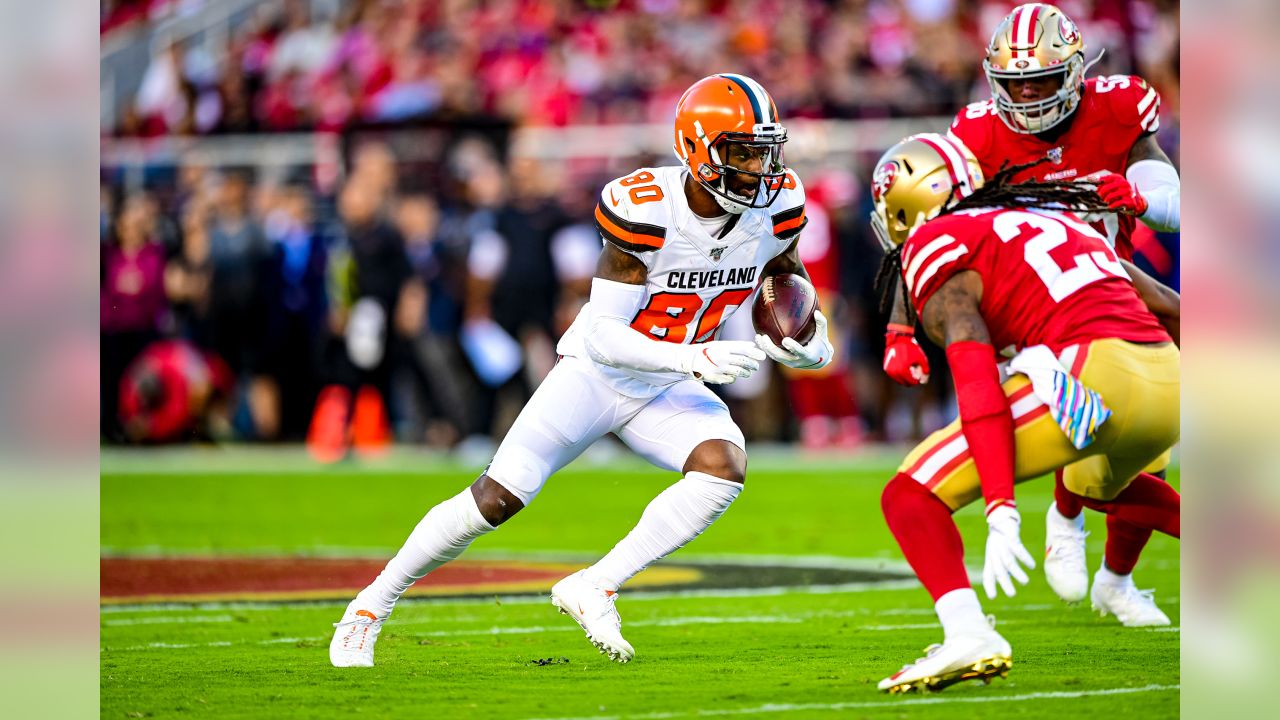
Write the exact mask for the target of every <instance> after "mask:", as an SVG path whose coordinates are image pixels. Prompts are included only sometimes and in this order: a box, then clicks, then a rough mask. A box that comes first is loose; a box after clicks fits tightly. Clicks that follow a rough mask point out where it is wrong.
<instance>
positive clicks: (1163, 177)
mask: <svg viewBox="0 0 1280 720" xmlns="http://www.w3.org/2000/svg"><path fill="white" fill-rule="evenodd" d="M1124 175H1125V177H1126V178H1128V179H1129V182H1131V183H1133V185H1134V187H1136V188H1138V192H1140V193H1142V197H1143V198H1145V199H1146V201H1147V211H1146V212H1145V213H1143V214H1142V222H1144V223H1146V224H1147V226H1148V227H1150V228H1151V229H1152V230H1157V231H1159V232H1177V231H1178V230H1179V229H1180V228H1181V227H1182V210H1181V203H1182V181H1181V180H1179V179H1178V171H1177V170H1175V169H1174V167H1173V166H1172V165H1170V164H1169V163H1167V162H1162V161H1160V160H1139V161H1138V162H1136V163H1134V164H1132V165H1130V166H1129V169H1128V170H1126V171H1125V174H1124Z"/></svg>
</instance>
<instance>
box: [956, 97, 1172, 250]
mask: <svg viewBox="0 0 1280 720" xmlns="http://www.w3.org/2000/svg"><path fill="white" fill-rule="evenodd" d="M1064 122H1069V123H1071V125H1070V126H1069V127H1068V128H1067V131H1066V132H1065V133H1063V134H1062V135H1061V136H1060V137H1058V138H1057V139H1056V140H1054V141H1053V142H1047V141H1045V140H1042V139H1040V138H1039V137H1037V136H1035V135H1024V134H1021V133H1016V132H1014V131H1013V130H1010V129H1009V127H1008V126H1007V125H1005V124H1004V121H1003V120H1001V119H1000V116H999V115H997V114H996V105H995V101H994V100H987V101H986V102H978V103H973V104H971V105H968V106H967V107H965V108H964V109H963V110H961V111H960V112H959V113H957V114H956V119H955V120H954V121H953V122H952V123H951V129H950V130H949V131H948V134H950V135H951V136H953V137H955V138H957V139H959V140H960V141H961V142H963V143H964V144H965V146H966V147H968V148H969V150H970V151H972V152H973V154H974V157H976V158H977V159H978V164H979V165H981V166H982V174H983V176H985V177H987V178H990V177H991V176H993V175H995V174H996V172H998V171H999V170H1000V166H1001V165H1003V164H1004V163H1005V162H1008V163H1009V164H1010V165H1022V164H1024V163H1029V162H1032V161H1035V160H1040V159H1043V158H1046V157H1047V158H1048V159H1049V161H1048V162H1046V163H1043V164H1041V165H1038V166H1036V167H1034V168H1031V169H1030V170H1026V171H1023V173H1021V174H1020V175H1018V176H1016V177H1015V178H1014V179H1015V180H1017V181H1019V182H1021V181H1025V180H1044V181H1061V180H1076V179H1083V178H1087V177H1089V176H1091V175H1094V174H1095V173H1099V172H1102V171H1110V172H1115V173H1120V174H1121V175H1123V174H1124V171H1125V170H1126V169H1127V168H1128V166H1129V151H1130V150H1131V149H1132V148H1133V144H1134V143H1136V142H1137V141H1138V140H1139V139H1141V138H1142V137H1143V136H1145V135H1150V134H1152V133H1154V132H1156V131H1157V130H1158V129H1160V94H1159V93H1157V92H1156V90H1155V88H1153V87H1151V86H1150V85H1148V84H1147V81H1146V80H1143V79H1142V78H1140V77H1137V76H1134V75H1112V76H1110V77H1095V78H1089V79H1088V80H1085V83H1084V91H1083V94H1082V95H1081V97H1080V104H1079V105H1078V106H1077V107H1076V110H1075V112H1074V113H1073V116H1072V117H1071V118H1070V119H1068V120H1066V121H1064ZM1136 222H1137V220H1136V219H1135V218H1134V217H1133V216H1131V215H1107V216H1106V220H1104V221H1103V222H1102V223H1099V224H1097V227H1098V228H1099V230H1103V229H1104V227H1105V230H1104V232H1105V233H1106V235H1107V237H1108V239H1109V240H1110V241H1111V242H1112V245H1113V246H1114V247H1115V249H1116V252H1117V253H1119V255H1120V257H1122V258H1124V259H1125V260H1132V259H1133V242H1132V240H1131V236H1132V234H1133V229H1134V227H1135V223H1136Z"/></svg>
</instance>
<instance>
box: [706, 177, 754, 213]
mask: <svg viewBox="0 0 1280 720" xmlns="http://www.w3.org/2000/svg"><path fill="white" fill-rule="evenodd" d="M720 192H722V193H724V195H719V194H717V193H711V196H712V197H714V198H715V199H716V204H717V205H719V206H720V208H721V209H722V210H724V211H725V212H727V213H729V214H730V215H741V214H742V213H744V212H746V211H747V206H749V205H750V204H751V200H750V198H745V197H742V196H741V195H738V194H737V193H735V192H733V191H732V190H730V189H729V179H728V178H726V177H725V176H723V175H721V176H720ZM738 198H742V199H741V200H738Z"/></svg>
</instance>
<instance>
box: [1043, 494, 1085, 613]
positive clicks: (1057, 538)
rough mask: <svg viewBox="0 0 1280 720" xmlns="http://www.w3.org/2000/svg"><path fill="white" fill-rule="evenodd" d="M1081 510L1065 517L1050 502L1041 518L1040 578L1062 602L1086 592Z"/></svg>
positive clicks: (1081, 595)
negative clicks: (1042, 533) (1074, 514)
mask: <svg viewBox="0 0 1280 720" xmlns="http://www.w3.org/2000/svg"><path fill="white" fill-rule="evenodd" d="M1088 536H1089V533H1087V532H1085V530H1084V513H1080V514H1079V515H1077V516H1076V517H1075V518H1065V517H1063V516H1062V515H1060V514H1059V513H1058V505H1057V504H1056V503H1051V504H1050V505H1049V512H1048V514H1047V515H1046V516H1045V519H1044V579H1045V580H1047V581H1048V582H1049V587H1051V588H1053V591H1054V592H1055V593H1056V594H1057V595H1058V597H1060V598H1062V599H1063V600H1065V601H1066V602H1069V603H1078V602H1080V601H1081V600H1084V596H1085V595H1087V594H1089V566H1088V561H1087V560H1086V559H1085V554H1084V539H1085V538H1086V537H1088Z"/></svg>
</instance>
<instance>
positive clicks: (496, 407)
mask: <svg viewBox="0 0 1280 720" xmlns="http://www.w3.org/2000/svg"><path fill="white" fill-rule="evenodd" d="M131 5H136V4H131V3H128V2H114V3H104V16H103V17H104V25H103V27H104V32H109V33H126V32H131V30H130V29H129V28H130V27H131V26H137V25H138V24H139V23H145V22H148V21H149V20H148V18H150V17H152V16H153V15H155V14H162V13H164V12H173V11H175V8H180V7H182V6H197V7H198V6H199V5H200V3H199V2H198V1H196V2H187V3H181V2H142V3H141V4H140V6H139V7H141V11H139V12H135V13H134V14H133V15H127V14H126V16H125V17H126V21H125V22H111V19H112V17H113V15H112V12H117V13H126V10H127V8H128V7H129V6H131ZM1010 5H1011V3H991V2H970V1H968V0H901V1H898V0H871V1H867V0H853V1H833V2H819V1H814V0H808V1H804V2H801V1H799V0H798V1H796V2H786V3H784V2H773V1H770V0H755V1H748V2H740V3H727V2H713V1H710V0H702V1H698V0H688V1H679V0H637V1H635V2H622V3H619V4H618V5H617V7H618V8H619V12H615V13H602V12H598V11H597V10H595V9H593V7H592V4H590V3H578V2H538V3H535V2H526V1H524V0H500V1H495V2H449V1H447V0H446V1H444V2H413V1H412V0H404V1H402V2H390V1H379V0H371V1H366V2H352V3H345V4H341V5H340V6H338V8H339V10H340V11H339V12H336V13H329V14H325V13H324V12H320V11H317V8H326V7H334V6H333V5H331V4H328V3H308V2H282V3H264V4H263V5H262V8H263V10H262V12H260V13H258V14H257V15H256V16H255V20H253V21H251V22H249V23H247V24H246V25H245V26H244V27H242V28H240V29H239V30H237V31H236V32H234V33H232V34H231V36H230V37H229V38H228V42H227V47H226V51H225V53H224V54H222V55H220V56H213V55H209V54H208V53H207V52H206V51H205V50H204V49H203V48H196V47H192V48H185V49H184V48H182V47H180V46H179V45H169V46H168V47H166V48H165V49H163V51H162V52H160V53H159V54H158V55H157V56H156V58H154V60H153V62H152V65H151V67H150V68H149V69H148V70H147V72H146V74H145V77H144V78H143V82H142V88H141V90H140V91H139V93H138V97H137V101H136V102H134V103H132V104H130V106H129V107H128V108H127V110H126V111H125V117H122V118H121V125H120V127H119V128H118V130H119V131H120V132H122V133H126V134H127V133H136V134H142V135H156V134H183V133H205V132H259V131H263V130H273V129H274V130H300V129H307V128H316V127H324V128H330V129H336V128H339V127H343V126H345V125H348V124H350V125H360V126H369V125H372V126H376V127H379V128H383V130H379V131H377V132H368V131H366V132H364V134H361V133H359V132H355V131H354V130H353V128H351V127H347V128H345V129H346V132H344V133H343V134H342V141H341V142H342V154H343V163H342V169H341V171H340V172H337V173H336V176H337V178H338V179H337V180H336V181H335V180H333V176H334V172H333V169H332V168H326V169H324V170H323V171H322V169H321V168H318V167H314V166H298V167H296V168H293V170H292V171H290V172H287V173H284V174H280V173H274V174H272V173H265V174H264V173H263V172H262V169H261V168H257V167H246V166H226V165H225V164H219V163H218V162H216V161H211V160H210V158H209V157H207V156H205V155H200V154H197V153H195V152H192V153H191V154H190V155H188V156H184V157H183V158H180V159H179V160H178V161H177V162H176V163H175V164H174V165H173V166H172V167H170V166H164V167H160V166H148V167H147V168H146V173H145V181H144V182H142V183H141V184H139V183H136V182H126V174H127V170H126V169H125V168H121V167H108V166H104V167H103V168H102V172H101V189H102V198H101V216H100V218H101V221H100V239H101V248H102V260H101V288H102V289H101V301H102V302H101V308H102V311H101V332H102V378H101V382H102V386H101V387H102V428H103V434H104V437H105V438H106V439H108V440H110V441H115V442H162V441H173V440H191V439H201V438H205V439H232V438H234V439H246V440H290V441H293V440H302V439H304V438H305V439H307V440H308V441H309V444H310V445H311V446H312V447H313V449H314V448H320V449H321V450H322V451H323V452H327V453H328V454H329V455H330V456H332V457H339V456H341V454H342V453H343V452H345V448H346V447H347V446H349V445H350V444H352V443H354V444H355V445H357V446H360V445H366V446H369V447H373V448H376V447H380V446H382V445H384V444H385V443H386V442H389V441H390V440H392V439H393V438H394V439H397V440H401V441H406V442H413V443H426V444H428V445H432V446H436V447H457V446H458V445H459V444H466V443H476V444H481V445H487V444H488V443H491V442H492V440H493V439H494V438H498V437H501V435H502V434H503V432H504V431H505V429H506V428H507V427H508V426H509V425H510V423H511V422H512V421H513V420H514V416H515V414H516V413H517V412H518V411H519V409H520V407H521V406H522V405H523V403H524V401H525V400H526V399H527V398H528V396H529V395H530V394H531V392H532V391H533V389H534V388H535V387H536V386H537V384H538V382H539V381H540V380H541V378H542V377H543V376H544V375H545V374H546V372H548V371H549V369H550V368H551V366H552V365H553V364H554V362H555V361H556V356H555V342H556V340H557V339H558V337H559V336H560V335H561V334H562V333H563V332H564V331H565V329H567V327H568V325H569V323H570V322H571V321H572V319H573V318H574V316H575V315H576V313H577V311H578V309H579V308H580V307H581V304H582V303H583V302H585V299H586V296H587V293H588V291H589V286H590V278H591V276H592V274H593V272H594V269H595V260H596V256H597V254H598V252H599V247H600V239H599V236H598V235H597V234H596V232H595V230H594V227H593V225H592V210H593V208H594V203H595V200H596V197H597V193H598V192H599V189H600V187H602V186H603V184H604V183H605V182H607V181H608V180H609V179H611V178H613V177H617V176H620V175H623V174H626V173H629V172H631V171H632V170H634V169H635V168H637V167H642V166H648V165H654V164H669V162H671V160H669V159H668V157H662V158H654V157H613V158H612V159H611V160H610V161H609V162H608V163H600V164H599V165H598V166H591V167H586V168H584V167H582V166H575V167H573V169H572V171H570V170H569V169H567V168H566V167H565V166H560V165H557V164H555V163H542V162H538V161H535V160H532V159H528V158H516V159H514V160H512V159H507V154H506V148H505V147H504V145H503V142H502V141H501V140H494V139H493V138H487V139H479V137H478V136H469V135H468V134H467V133H466V132H465V130H466V128H474V127H476V126H477V124H482V123H480V121H481V120H483V121H484V122H485V123H490V124H492V123H494V122H496V123H499V124H502V123H507V122H510V123H514V124H516V125H524V124H534V125H537V124H542V125H545V124H571V125H572V124H584V123H585V124H589V123H601V122H658V123H663V124H665V123H667V122H669V121H670V116H671V114H672V112H673V107H674V104H675V101H676V99H677V98H678V95H679V94H680V92H682V91H683V90H684V89H685V87H686V86H687V85H688V84H690V83H691V82H692V81H694V80H696V79H698V78H700V77H702V76H704V75H705V74H706V73H707V70H706V68H731V69H734V70H738V71H742V72H747V73H749V74H752V75H755V76H756V77H757V78H758V79H760V80H761V81H762V83H763V84H764V85H765V86H766V87H767V88H769V89H770V91H771V92H772V93H773V94H774V96H775V98H776V100H777V102H778V104H779V109H780V111H781V113H782V116H783V119H784V122H785V121H787V120H788V119H790V118H795V117H804V116H814V117H879V116H901V115H915V114H938V115H943V116H949V115H951V114H952V113H954V112H955V110H956V109H957V108H959V107H960V106H962V105H963V104H965V103H966V102H969V101H972V100H975V99H982V98H985V97H987V96H988V93H989V90H988V88H987V86H986V83H985V80H982V78H981V70H980V65H979V56H978V54H977V52H976V50H975V48H977V47H980V45H981V40H980V39H979V35H980V32H979V29H980V28H982V29H989V28H991V27H993V26H994V25H995V24H996V23H997V22H998V20H999V19H1000V18H1001V17H1002V16H1003V15H1004V14H1005V13H1006V12H1007V10H1008V8H1009V7H1010ZM107 6H110V7H107ZM1063 6H1064V7H1065V8H1066V9H1067V11H1068V12H1072V13H1074V15H1075V17H1077V18H1079V19H1080V20H1081V25H1082V26H1083V27H1084V30H1085V32H1086V38H1088V40H1089V42H1090V45H1091V46H1093V47H1098V46H1106V47H1108V48H1110V50H1109V53H1108V54H1109V57H1108V59H1107V60H1105V61H1104V63H1103V65H1101V66H1099V68H1097V69H1095V70H1096V71H1101V72H1103V73H1112V72H1139V73H1141V74H1143V75H1144V76H1146V77H1148V78H1149V79H1151V80H1152V82H1153V83H1155V84H1156V85H1157V86H1158V87H1159V88H1160V90H1161V92H1162V95H1163V97H1164V103H1163V106H1162V107H1163V118H1162V123H1161V125H1162V130H1161V135H1160V137H1159V140H1160V142H1161V144H1162V145H1163V146H1164V147H1165V148H1166V150H1167V151H1169V153H1170V155H1171V156H1172V157H1174V159H1175V162H1176V160H1177V146H1178V136H1177V133H1178V123H1177V113H1178V103H1177V97H1178V96H1177V9H1176V4H1175V5H1173V6H1172V8H1170V7H1169V6H1168V5H1167V4H1162V3H1159V2H1157V3H1148V2H1120V1H1117V2H1107V1H1106V0H1098V1H1097V2H1093V3H1087V2H1086V3H1079V2H1065V3H1063ZM135 10H137V8H135ZM784 10H785V11H786V12H783V11H784ZM108 11H112V12H108ZM130 18H131V19H130ZM673 18H675V19H673ZM983 31H984V32H985V30H983ZM1117 50H1118V52H1117ZM420 115H421V116H423V117H427V116H430V117H431V118H432V119H433V122H436V123H438V124H443V126H446V127H453V128H461V129H462V131H461V132H460V133H459V134H458V135H456V136H455V137H452V138H451V139H449V140H448V141H447V142H442V143H440V142H434V141H433V142H432V143H426V144H425V146H429V147H436V148H438V154H439V156H440V157H438V158H435V161H434V165H436V166H437V167H434V168H433V169H432V170H431V171H430V172H422V168H421V167H420V166H419V165H415V164H414V163H415V162H417V161H410V160H408V159H407V158H406V157H402V156H401V155H400V153H398V152H396V151H393V150H392V148H393V147H397V146H396V145H395V143H393V142H388V141H386V140H385V139H382V136H381V135H380V134H379V133H382V132H385V133H388V134H394V133H398V132H410V133H411V132H415V131H414V130H413V128H415V127H419V126H420V124H419V123H416V122H406V121H411V120H413V119H414V118H416V117H418V116H420ZM386 128H391V129H390V130H387V129H386ZM404 128H409V129H408V130H404ZM569 132H572V130H571V129H570V130H569ZM419 146H424V144H423V143H419ZM432 152H435V151H432ZM420 159H421V158H419V160H420ZM874 159H875V158H874V157H871V156H865V157H863V156H859V157H847V158H846V157H841V158H826V159H824V160H823V161H821V162H818V163H814V164H813V166H812V167H809V166H806V165H804V164H801V165H800V166H797V167H796V170H797V171H798V172H799V173H800V175H801V177H802V178H803V179H804V181H805V184H806V190H807V193H808V206H807V207H808V210H807V215H808V216H809V218H810V224H809V226H808V227H807V228H806V230H805V232H804V234H803V236H802V243H801V252H802V257H803V259H804V261H805V264H806V266H807V268H808V269H809V271H810V273H811V275H812V276H813V277H814V281H815V285H817V286H818V288H819V291H820V293H822V295H823V300H822V304H823V308H824V311H825V312H827V314H828V316H829V317H830V318H831V320H832V327H833V335H834V340H835V342H836V343H837V346H838V349H839V356H840V357H841V358H842V360H843V361H842V362H840V363H839V364H836V365H833V366H832V367H831V368H830V369H829V371H828V372H827V373H825V374H818V373H790V374H788V373H783V372H782V371H780V370H778V369H777V368H773V367H771V368H770V370H769V371H768V372H762V373H759V374H758V375H757V376H756V377H755V378H752V380H753V381H754V382H751V383H736V384H734V385H732V386H728V387H726V388H718V390H719V391H722V392H724V394H725V398H726V400H727V401H728V402H729V404H730V407H731V410H732V411H733V412H734V414H735V417H736V418H737V419H738V421H739V423H740V424H741V425H742V427H743V429H744V431H745V433H746V434H747V437H748V439H750V440H753V441H759V440H773V441H799V442H801V443H803V444H804V445H805V446H807V447H813V448H820V447H832V446H836V447H843V448H851V447H854V446H856V445H858V444H860V443H862V442H864V441H866V440H868V439H870V440H909V439H912V438H915V437H920V436H922V435H923V434H924V433H927V432H928V431H930V430H932V429H934V428H936V427H940V426H941V425H942V424H944V423H945V422H946V421H947V420H948V419H949V418H948V417H947V414H948V413H949V412H951V411H950V409H949V408H950V407H951V404H950V402H949V397H948V396H949V392H950V379H949V377H948V376H947V375H946V372H945V365H946V363H945V360H944V359H943V358H942V357H941V355H940V353H938V352H937V351H936V349H935V348H932V347H931V346H928V348H927V349H928V351H929V352H931V353H933V363H932V364H933V368H934V373H933V376H932V379H931V382H930V383H929V384H928V386H926V387H925V388H923V389H917V390H906V389H903V388H899V387H897V386H895V385H893V384H892V383H891V382H889V381H888V380H887V379H886V378H885V377H884V376H883V373H882V372H881V371H880V357H881V354H882V352H883V335H882V333H883V319H882V318H880V317H879V316H878V312H877V309H876V300H875V297H874V291H873V288H872V283H873V277H874V274H875V271H876V269H877V266H878V264H879V262H880V258H881V250H880V249H879V246H878V244H877V243H876V241H875V240H874V238H873V237H872V236H871V234H870V232H869V229H868V228H867V226H866V222H865V218H866V217H867V212H868V210H869V207H868V205H869V196H868V193H867V192H866V191H865V187H864V185H863V183H862V181H861V178H864V177H866V173H867V172H868V167H867V166H868V164H869V163H871V162H872V161H874ZM126 187H127V188H129V189H128V190H126ZM1143 243H1145V244H1143ZM1177 247H1178V246H1177V239H1176V237H1174V238H1162V239H1161V238H1155V237H1154V236H1151V237H1146V238H1140V239H1139V248H1140V252H1141V253H1143V255H1144V256H1145V257H1144V260H1143V262H1144V263H1145V264H1146V265H1147V267H1148V269H1149V270H1152V271H1154V272H1155V273H1156V274H1157V275H1158V276H1160V277H1162V278H1164V279H1166V280H1167V281H1169V282H1171V284H1174V285H1175V286H1176V280H1177V274H1178V265H1177V263H1178V254H1177ZM748 315H749V313H745V312H742V313H738V314H737V316H735V320H736V321H738V324H737V327H730V328H728V330H727V333H726V335H727V336H732V335H733V334H734V333H737V334H738V335H739V336H741V337H749V334H750V332H751V331H750V322H749V318H748ZM926 344H927V343H926ZM325 448H328V450H327V451H325V450H324V449H325ZM322 454H323V453H322Z"/></svg>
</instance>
